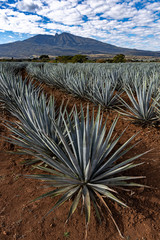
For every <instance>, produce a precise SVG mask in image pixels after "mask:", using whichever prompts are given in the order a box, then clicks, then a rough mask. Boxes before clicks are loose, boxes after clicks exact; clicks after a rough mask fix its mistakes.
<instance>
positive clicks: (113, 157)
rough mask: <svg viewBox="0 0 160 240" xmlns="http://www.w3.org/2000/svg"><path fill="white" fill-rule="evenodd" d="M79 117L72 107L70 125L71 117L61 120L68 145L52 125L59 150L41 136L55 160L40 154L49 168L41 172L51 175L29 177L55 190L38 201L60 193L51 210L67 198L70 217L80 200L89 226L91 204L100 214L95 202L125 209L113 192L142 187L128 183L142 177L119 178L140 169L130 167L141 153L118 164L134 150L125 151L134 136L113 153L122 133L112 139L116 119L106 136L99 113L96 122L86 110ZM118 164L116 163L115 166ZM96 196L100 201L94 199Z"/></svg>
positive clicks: (64, 137)
mask: <svg viewBox="0 0 160 240" xmlns="http://www.w3.org/2000/svg"><path fill="white" fill-rule="evenodd" d="M80 113H81V116H80V117H79V114H78V112H77V109H76V107H75V111H74V112H73V117H72V124H73V125H72V126H70V124H69V122H71V119H70V118H71V116H68V119H65V118H64V117H63V121H64V125H65V127H66V133H67V139H69V142H68V141H66V136H64V135H63V131H62V130H61V128H60V127H59V126H57V124H56V123H54V124H55V129H56V131H57V134H58V136H59V139H60V141H61V144H62V145H61V146H60V145H58V144H56V143H55V142H54V141H53V140H52V139H50V138H49V137H47V136H44V142H45V144H46V145H47V146H48V148H49V149H50V150H51V151H52V152H53V153H54V155H55V156H56V157H57V160H53V159H51V158H50V157H49V156H48V155H47V153H44V152H43V153H42V152H40V153H39V154H40V155H41V160H42V161H44V162H45V163H46V164H47V165H48V167H46V168H43V169H42V170H44V171H46V172H50V175H46V174H40V175H31V176H28V177H32V178H35V179H41V180H43V181H45V182H46V183H47V184H48V185H49V186H50V187H55V188H56V190H53V192H52V191H50V192H49V193H46V194H44V195H42V196H40V197H39V198H38V199H40V198H43V197H47V196H48V195H49V196H52V193H53V196H54V195H55V193H56V195H57V194H62V193H63V195H62V197H61V198H60V199H59V200H58V202H57V203H56V205H55V206H54V207H53V208H52V210H54V209H55V208H56V207H59V206H60V205H61V204H62V203H64V202H65V201H66V200H68V199H69V198H72V197H74V201H73V204H72V206H71V209H70V211H69V217H71V215H72V214H73V213H74V212H75V210H76V208H77V206H78V203H79V200H80V198H82V200H83V204H84V207H85V215H86V224H87V225H88V223H89V221H90V211H91V210H90V209H91V202H92V201H93V203H94V206H95V208H96V211H97V213H99V210H98V209H99V205H98V199H99V200H100V199H101V200H102V199H103V200H102V203H104V198H108V199H111V200H113V201H115V202H117V203H119V204H120V205H122V206H126V204H125V203H124V202H123V201H121V200H120V199H119V198H117V197H116V195H115V194H117V191H115V189H114V188H115V187H116V188H117V187H119V186H121V187H123V186H124V187H126V186H141V185H140V184H137V183H133V182H131V181H132V180H136V179H139V178H142V176H138V177H137V176H131V177H130V176H127V175H122V173H123V172H124V171H127V170H129V169H131V168H134V167H136V166H138V165H140V164H135V163H133V161H134V160H135V159H137V158H139V157H140V156H142V155H143V154H144V153H142V154H139V155H137V156H134V157H131V158H129V159H127V160H123V161H121V162H119V160H120V158H121V157H122V156H123V155H124V154H126V153H127V152H128V151H129V150H130V149H131V148H132V147H134V146H135V145H133V146H131V147H128V148H126V147H127V146H128V145H129V144H130V142H131V141H132V140H133V138H134V137H135V136H136V135H134V136H132V137H131V138H130V139H128V140H127V141H126V142H125V143H124V144H123V145H122V146H121V147H120V148H118V149H116V150H114V147H115V146H116V144H117V143H118V141H119V139H120V138H121V136H122V134H123V133H124V132H123V133H122V134H121V135H120V136H119V137H117V138H112V134H113V131H114V128H115V126H116V123H117V121H118V119H117V118H115V120H114V121H113V123H112V125H111V127H110V129H109V130H108V134H107V135H106V124H105V125H103V124H102V116H101V114H100V113H101V112H100V109H99V111H98V113H97V116H96V118H95V117H94V112H93V114H92V117H91V119H90V117H89V107H87V110H86V116H85V114H84V111H83V109H81V112H80ZM69 120H70V121H69ZM62 146H63V147H62ZM117 161H118V163H116V162H117ZM39 169H40V168H39ZM52 169H53V172H52ZM97 196H100V197H98V199H97ZM105 204H106V203H105ZM52 210H51V211H52ZM108 211H110V210H108ZM110 216H111V214H110ZM112 218H113V216H112ZM112 220H113V219H112ZM116 227H117V225H116ZM118 230H119V229H118Z"/></svg>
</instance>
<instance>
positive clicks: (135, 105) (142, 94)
mask: <svg viewBox="0 0 160 240" xmlns="http://www.w3.org/2000/svg"><path fill="white" fill-rule="evenodd" d="M125 92H126V93H127V96H128V98H129V100H130V102H131V106H130V105H129V104H128V103H127V102H126V101H125V100H124V99H122V98H120V100H121V102H122V103H123V105H124V107H125V108H126V109H127V110H121V113H122V114H123V115H125V116H127V117H129V118H130V119H131V120H133V121H135V122H139V123H142V124H149V123H152V122H154V121H156V120H157V119H158V118H157V114H156V110H155V102H154V101H153V100H152V94H153V82H151V83H150V84H149V86H147V84H146V82H143V83H142V85H140V86H137V85H136V84H135V85H134V89H131V87H130V86H127V87H126V88H125Z"/></svg>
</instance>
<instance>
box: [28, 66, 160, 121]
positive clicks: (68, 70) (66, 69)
mask: <svg viewBox="0 0 160 240" xmlns="http://www.w3.org/2000/svg"><path fill="white" fill-rule="evenodd" d="M26 70H27V72H28V73H29V75H31V76H32V77H33V78H34V79H37V80H38V81H40V82H43V83H46V84H48V85H50V86H51V87H58V88H61V89H65V90H66V91H67V92H69V93H72V94H74V95H76V96H78V97H80V98H83V99H87V100H90V101H91V102H93V103H95V104H98V105H99V104H100V105H101V106H102V107H103V108H112V109H113V108H115V109H117V110H118V111H119V112H120V113H121V114H123V115H125V116H127V117H129V118H130V119H131V120H133V121H135V122H140V123H143V124H150V123H152V124H153V123H155V122H157V121H159V119H160V115H159V111H160V110H159V102H160V101H159V100H160V91H159V90H160V65H159V64H151V65H150V64H147V65H145V64H142V65H139V64H138V65H137V64H43V65H42V64H41V65H40V64H29V65H28V66H27V68H26ZM126 96H127V98H126ZM124 97H125V98H124ZM125 99H127V100H125Z"/></svg>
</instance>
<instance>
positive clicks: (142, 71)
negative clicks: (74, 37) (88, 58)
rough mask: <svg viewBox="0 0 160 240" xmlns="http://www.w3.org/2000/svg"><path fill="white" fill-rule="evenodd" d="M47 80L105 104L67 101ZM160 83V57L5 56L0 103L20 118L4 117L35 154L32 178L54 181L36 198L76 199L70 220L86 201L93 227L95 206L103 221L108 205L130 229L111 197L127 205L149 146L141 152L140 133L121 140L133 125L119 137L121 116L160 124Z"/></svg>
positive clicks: (0, 76) (14, 138)
mask: <svg viewBox="0 0 160 240" xmlns="http://www.w3.org/2000/svg"><path fill="white" fill-rule="evenodd" d="M22 70H25V74H26V75H25V76H26V78H25V79H22V76H21V73H22ZM32 80H34V82H33V81H32ZM44 84H45V85H48V86H49V87H51V88H53V87H54V88H59V89H62V90H64V91H65V92H67V93H70V94H73V95H75V96H77V97H78V98H80V99H86V100H87V101H88V103H89V102H92V103H94V104H95V108H96V105H98V111H95V110H94V109H91V107H90V106H89V104H88V105H87V107H85V108H84V107H83V106H81V109H80V110H78V108H77V107H76V105H75V106H73V108H72V110H69V109H68V106H67V103H66V102H64V101H62V103H61V104H57V102H56V100H55V99H54V96H48V95H47V94H45V93H44V92H43V85H44ZM159 90H160V65H159V64H152V63H151V64H144V63H142V64H139V63H138V64H90V63H87V64H51V63H44V64H43V63H40V64H38V63H16V64H15V63H14V64H9V63H7V64H6V63H2V64H1V65H0V103H1V106H2V107H3V108H5V109H6V110H7V111H9V112H10V114H11V115H12V116H14V117H15V118H16V121H5V123H4V124H5V126H6V127H7V128H8V129H10V131H11V136H10V137H9V138H7V137H6V140H7V141H9V142H12V143H14V144H16V145H18V146H19V147H20V149H23V152H24V153H26V154H30V155H31V156H33V158H32V160H28V161H26V163H25V164H30V165H32V166H34V168H36V169H38V170H39V174H35V175H34V174H30V175H27V176H26V177H28V178H33V179H36V180H41V181H43V182H45V183H46V185H47V186H48V188H49V190H48V191H46V193H45V194H42V195H41V196H37V198H36V199H34V200H40V199H42V198H46V197H54V196H56V197H57V196H58V197H59V198H58V200H57V202H56V204H55V205H53V206H52V207H51V209H50V212H52V211H54V210H55V209H56V208H58V207H59V206H60V205H62V204H63V203H65V202H66V201H67V200H69V199H72V205H71V207H70V209H69V210H68V217H67V216H66V219H67V220H69V219H70V217H71V215H72V214H73V213H74V212H75V210H76V209H77V208H79V207H80V206H82V208H83V207H84V212H85V219H86V220H85V221H86V229H87V226H88V224H89V222H90V216H91V209H92V208H93V209H94V210H95V212H96V215H97V217H98V219H99V220H100V219H101V207H100V206H101V205H103V206H104V207H105V209H106V214H108V215H109V216H110V219H111V220H112V221H113V223H114V224H115V227H116V228H117V230H118V232H119V234H120V235H121V236H122V234H121V231H120V229H119V226H118V223H117V222H116V221H115V219H114V217H113V214H112V211H111V210H110V208H109V206H108V204H107V201H108V200H109V199H110V200H112V201H113V202H117V203H118V204H119V205H122V206H123V207H127V205H126V203H125V202H124V201H123V200H122V196H121V194H120V193H119V189H121V190H122V189H123V190H126V189H128V188H132V187H142V182H143V180H141V181H140V182H139V179H141V178H144V176H141V175H140V176H139V175H138V174H137V175H135V174H133V175H132V169H133V168H136V169H137V168H138V167H140V166H141V168H143V165H142V161H141V160H140V159H141V156H143V155H144V154H145V153H146V152H139V153H138V154H133V153H134V147H135V146H136V145H138V144H139V142H138V141H135V142H134V143H132V140H134V139H135V137H136V136H137V134H138V133H135V134H134V135H132V136H131V137H130V138H128V139H127V140H126V141H125V142H123V143H122V144H120V140H121V138H122V136H123V135H125V132H126V129H122V130H121V133H120V134H119V135H118V136H117V135H115V134H114V130H115V127H116V125H117V122H118V115H122V117H125V118H126V119H127V120H131V121H132V122H133V123H139V125H142V126H143V125H146V126H148V125H153V126H155V125H158V124H159V120H160V92H159ZM108 109H110V110H112V111H115V112H117V117H116V118H115V119H113V122H112V124H110V125H109V124H108V121H107V120H106V119H104V117H103V112H106V111H108ZM149 150H150V149H148V151H149ZM128 153H129V155H128ZM129 156H130V157H129ZM143 158H145V155H144V156H143ZM144 175H145V173H144ZM42 217H43V216H42ZM86 236H87V235H86Z"/></svg>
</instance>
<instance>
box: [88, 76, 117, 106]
mask: <svg viewBox="0 0 160 240" xmlns="http://www.w3.org/2000/svg"><path fill="white" fill-rule="evenodd" d="M115 89H116V85H113V84H112V82H111V81H109V80H108V79H107V80H105V81H101V80H99V81H97V82H94V83H93V84H92V88H91V90H90V97H91V100H92V101H93V102H95V103H96V104H100V105H102V106H103V107H105V108H113V107H117V106H118V105H119V98H118V97H119V95H120V94H121V92H119V93H116V92H115Z"/></svg>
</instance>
